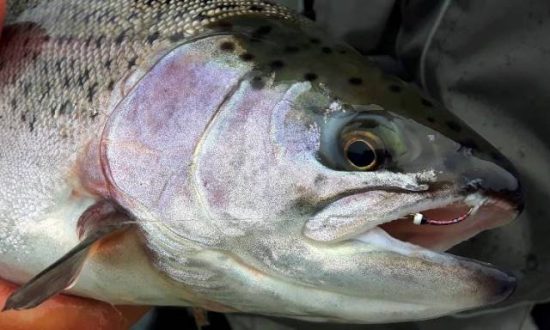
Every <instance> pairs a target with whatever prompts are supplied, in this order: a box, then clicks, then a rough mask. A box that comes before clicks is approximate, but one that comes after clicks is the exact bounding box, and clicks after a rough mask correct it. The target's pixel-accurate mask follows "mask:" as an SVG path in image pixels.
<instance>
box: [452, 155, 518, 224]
mask: <svg viewBox="0 0 550 330" xmlns="http://www.w3.org/2000/svg"><path fill="white" fill-rule="evenodd" d="M462 176H463V180H464V181H463V182H464V186H463V187H464V190H465V191H466V192H480V193H482V194H483V195H484V196H486V197H488V198H489V200H491V201H493V204H498V205H499V206H501V207H503V208H505V209H509V210H511V211H515V213H516V215H517V214H519V213H520V212H521V211H522V210H523V207H524V193H523V189H522V186H521V183H520V180H519V174H518V172H517V170H516V169H515V168H514V166H513V165H512V163H511V162H510V161H508V160H507V159H506V158H504V157H503V156H502V155H500V154H499V153H496V152H493V153H492V156H491V161H487V160H483V159H481V158H476V159H475V160H474V161H473V162H472V166H471V167H469V168H467V169H465V170H464V172H463V175H462Z"/></svg>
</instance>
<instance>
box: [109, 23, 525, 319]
mask: <svg viewBox="0 0 550 330" xmlns="http://www.w3.org/2000/svg"><path fill="white" fill-rule="evenodd" d="M227 26H230V27H231V30H230V31H224V32H219V33H217V34H213V35H209V36H205V37H202V38H199V39H197V40H194V41H193V42H190V43H188V44H185V45H181V46H180V47H178V48H177V49H175V50H173V51H171V53H170V54H169V55H166V56H165V57H164V58H163V59H161V60H160V61H159V62H158V63H157V64H156V65H155V66H154V67H153V68H152V69H151V70H150V71H149V72H147V73H146V75H145V76H144V78H142V80H141V81H140V82H139V83H138V84H137V85H136V87H135V88H134V89H133V90H132V91H131V92H130V94H129V95H128V96H127V97H126V99H125V100H124V101H123V102H121V103H120V104H118V105H117V109H116V110H115V111H114V113H113V115H111V119H110V122H109V123H108V125H107V128H106V130H105V132H104V134H103V140H102V143H101V145H102V146H103V151H102V163H103V164H104V166H105V167H106V168H107V171H106V173H107V178H108V181H109V182H110V185H111V187H112V189H111V192H112V195H113V196H115V199H116V200H117V201H118V202H119V203H120V204H121V205H122V206H123V207H124V208H126V209H127V210H128V211H129V212H130V213H132V214H133V215H134V216H135V217H136V218H137V221H138V223H140V226H141V227H142V229H143V231H144V233H145V237H146V240H147V244H148V247H149V248H150V250H151V251H152V252H153V253H152V255H153V256H154V257H153V259H154V262H155V263H156V264H157V266H158V268H159V269H160V270H161V271H162V272H164V273H165V274H166V275H168V276H169V277H170V278H172V279H174V280H175V281H178V282H180V283H182V285H185V286H186V287H189V288H191V290H192V291H194V292H195V293H196V294H197V295H199V296H202V297H203V298H204V299H206V300H209V301H214V302H216V303H217V304H223V305H224V306H228V307H229V308H231V309H233V310H238V311H243V312H252V313H262V314H269V315H278V316H285V317H294V318H303V319H310V320H322V321H338V322H357V323H375V322H390V321H391V322H394V321H405V320H418V319H426V318H430V317H436V316H440V315H445V314H450V313H455V312H458V311H462V310H465V309H471V308H475V307H479V306H484V305H487V304H492V303H496V302H499V301H501V300H503V299H505V298H506V297H508V296H509V295H510V294H511V292H512V291H513V289H514V287H515V279H514V278H513V277H512V276H511V275H509V274H507V273H505V272H503V271H500V270H498V269H496V268H494V267H492V266H490V265H488V264H484V263H482V262H478V261H475V260H469V259H465V258H461V257H459V256H453V255H450V254H446V253H444V252H442V251H444V250H447V249H448V248H450V247H452V246H453V245H455V244H458V243H460V242H461V241H463V240H466V239H468V238H470V237H472V236H474V235H476V234H477V233H479V232H481V231H483V230H486V229H490V228H494V227H496V226H500V225H502V224H504V223H506V222H508V221H511V220H513V219H514V218H515V217H516V216H517V215H518V212H519V210H520V209H521V204H522V197H521V191H520V185H519V181H518V179H517V174H516V172H515V170H514V169H513V167H512V165H511V164H510V163H509V162H508V161H507V160H505V159H504V157H502V156H501V155H500V153H498V151H497V150H495V148H493V147H492V146H491V145H490V144H489V143H488V142H486V141H485V140H484V139H483V138H481V137H480V136H479V135H478V134H476V133H475V132H473V131H472V130H471V129H470V128H468V126H467V125H466V124H464V123H463V122H462V121H460V120H459V119H457V118H456V117H455V116H454V115H452V114H451V113H450V112H449V111H447V110H445V109H444V108H443V107H442V106H440V105H437V104H436V103H435V102H434V101H431V100H428V99H427V98H426V97H424V96H423V95H422V93H421V92H419V91H418V90H417V89H416V88H415V87H413V86H411V85H409V84H406V83H404V82H403V81H401V80H399V79H397V78H394V77H391V76H388V75H386V74H384V73H383V72H382V71H381V70H379V69H378V68H376V67H375V66H374V65H372V64H370V63H369V62H368V60H367V59H366V58H364V57H363V56H361V55H359V54H357V53H356V52H355V51H354V50H353V49H351V48H349V47H347V46H345V45H342V44H339V43H334V42H332V41H330V40H328V39H327V38H325V37H324V36H323V35H322V34H320V33H319V32H316V31H315V30H314V29H311V28H310V27H307V26H306V27H303V25H302V24H298V23H281V22H278V21H276V20H266V19H257V18H240V19H235V20H233V21H232V23H231V25H228V24H226V25H225V27H226V28H227ZM419 217H421V218H422V219H424V220H425V221H426V220H429V221H430V223H427V224H423V225H416V224H414V223H413V219H414V218H417V219H416V220H418V218H419ZM459 220H460V221H459ZM453 222H456V223H454V224H449V225H446V226H442V225H437V224H442V223H453Z"/></svg>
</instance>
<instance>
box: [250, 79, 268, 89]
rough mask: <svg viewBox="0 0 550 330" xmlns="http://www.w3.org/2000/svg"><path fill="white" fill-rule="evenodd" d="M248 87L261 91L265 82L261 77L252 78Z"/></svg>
mask: <svg viewBox="0 0 550 330" xmlns="http://www.w3.org/2000/svg"><path fill="white" fill-rule="evenodd" d="M250 86H252V88H253V89H263V88H264V87H265V82H264V81H263V79H262V77H254V78H252V80H251V81H250Z"/></svg>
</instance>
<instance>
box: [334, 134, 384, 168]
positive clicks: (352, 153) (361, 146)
mask: <svg viewBox="0 0 550 330" xmlns="http://www.w3.org/2000/svg"><path fill="white" fill-rule="evenodd" d="M343 142H344V143H343V151H344V157H345V158H346V160H347V162H348V164H349V165H350V166H351V168H352V169H354V170H357V171H373V170H375V169H377V168H378V167H379V166H380V165H381V163H382V162H383V159H382V153H381V152H380V151H381V150H382V149H383V148H382V143H381V141H380V139H379V138H378V137H377V136H376V135H374V134H372V133H370V132H350V133H348V134H346V135H345V136H343Z"/></svg>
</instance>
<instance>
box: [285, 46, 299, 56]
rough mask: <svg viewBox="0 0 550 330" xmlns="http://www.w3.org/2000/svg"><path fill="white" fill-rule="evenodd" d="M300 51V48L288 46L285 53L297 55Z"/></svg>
mask: <svg viewBox="0 0 550 330" xmlns="http://www.w3.org/2000/svg"><path fill="white" fill-rule="evenodd" d="M299 50H300V48H298V47H296V46H286V47H285V50H284V51H285V53H289V54H291V53H297V52H298V51H299Z"/></svg>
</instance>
